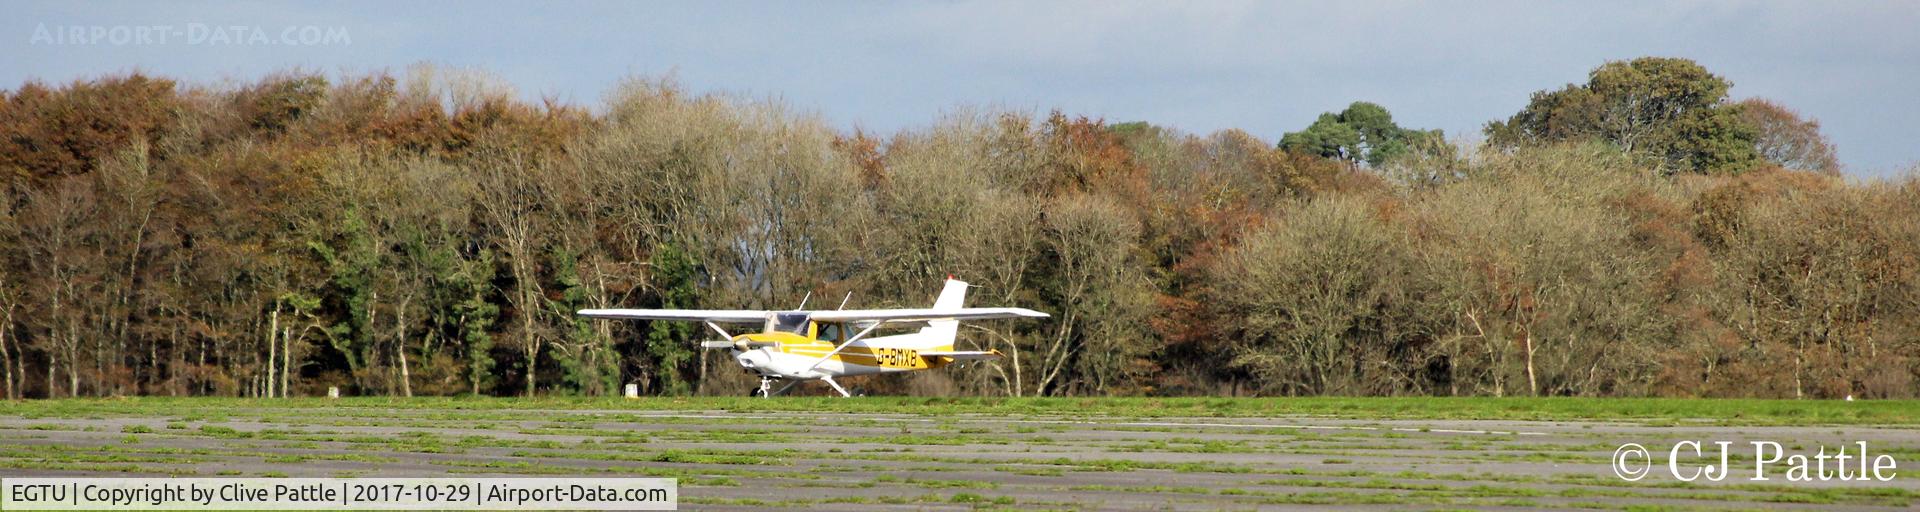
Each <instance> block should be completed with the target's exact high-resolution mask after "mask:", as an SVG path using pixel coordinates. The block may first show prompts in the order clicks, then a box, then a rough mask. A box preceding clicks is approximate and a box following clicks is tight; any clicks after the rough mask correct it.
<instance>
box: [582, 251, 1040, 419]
mask: <svg viewBox="0 0 1920 512" xmlns="http://www.w3.org/2000/svg"><path fill="white" fill-rule="evenodd" d="M966 295H967V283H965V282H962V281H957V280H954V279H953V277H951V276H949V277H947V282H946V287H945V288H942V289H941V290H940V297H939V298H937V299H935V300H934V301H933V307H931V308H927V309H845V310H830V311H829V310H819V311H807V310H797V311H766V310H750V309H739V310H724V309H583V310H580V316H585V317H590V318H612V319H625V320H678V321H690V322H704V323H706V324H707V327H709V328H711V329H713V332H716V333H719V334H720V336H721V337H722V338H726V339H725V340H721V341H705V342H701V343H700V346H701V347H702V348H729V349H733V359H734V361H737V362H739V363H740V366H741V367H742V368H746V369H747V371H750V372H754V373H758V374H760V388H759V389H757V390H754V393H753V394H754V395H755V396H763V397H765V396H773V395H778V394H780V393H783V392H786V390H787V389H788V388H792V387H793V386H794V385H795V384H799V383H800V382H802V381H808V380H821V381H825V382H826V383H827V385H829V386H833V390H834V391H838V392H840V396H852V395H850V394H848V393H847V390H846V388H842V387H840V383H838V382H834V380H833V378H834V377H848V376H855V375H873V374H878V373H895V372H911V371H919V370H928V369H933V368H939V367H942V366H946V365H948V364H952V363H954V362H957V361H971V360H981V359H998V358H999V357H1001V354H1000V351H998V350H988V351H964V350H954V348H953V340H954V336H955V335H956V334H958V333H959V331H960V321H962V320H987V319H993V318H1046V317H1047V314H1046V313H1041V312H1039V311H1034V310H1031V309H1025V308H968V307H962V303H963V302H964V301H965V300H966ZM805 302H806V301H801V307H805V306H806V304H805ZM722 324H748V325H751V324H760V325H761V329H760V331H761V332H758V333H749V334H741V335H738V336H735V335H732V334H728V333H727V331H726V329H723V328H721V327H720V326H721V325H722ZM881 327H890V328H912V327H919V330H918V331H914V332H911V333H906V334H896V335H890V336H874V337H868V336H867V335H869V334H872V333H873V332H874V331H875V330H877V329H880V328H881ZM776 380H786V381H789V382H788V383H787V384H786V385H785V386H781V387H780V389H779V390H773V389H772V386H773V382H774V381H776Z"/></svg>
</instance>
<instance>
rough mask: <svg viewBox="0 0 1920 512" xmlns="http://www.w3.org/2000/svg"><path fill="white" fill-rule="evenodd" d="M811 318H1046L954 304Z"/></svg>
mask: <svg viewBox="0 0 1920 512" xmlns="http://www.w3.org/2000/svg"><path fill="white" fill-rule="evenodd" d="M811 313H812V315H813V319H814V321H818V322H852V321H860V320H888V321H893V320H987V319H993V318H1046V317H1047V314H1046V313H1041V312H1039V311H1034V310H1031V309H1027V308H955V309H847V310H840V311H813V312H811Z"/></svg>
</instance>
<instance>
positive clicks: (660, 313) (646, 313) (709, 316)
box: [580, 309, 769, 324]
mask: <svg viewBox="0 0 1920 512" xmlns="http://www.w3.org/2000/svg"><path fill="white" fill-rule="evenodd" d="M767 313H769V312H768V311H760V310H753V309H582V310H580V316H584V317H588V318H617V319H622V320H684V321H689V322H713V323H719V324H757V323H761V322H765V321H767Z"/></svg>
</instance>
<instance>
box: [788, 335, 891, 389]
mask: <svg viewBox="0 0 1920 512" xmlns="http://www.w3.org/2000/svg"><path fill="white" fill-rule="evenodd" d="M886 323H887V321H886V320H881V321H878V322H874V323H873V325H869V326H867V329H866V330H863V331H860V334H855V335H853V337H852V338H847V341H846V342H845V343H841V344H840V346H838V347H833V351H832V352H827V355H824V356H820V360H819V361H814V362H813V366H808V367H807V371H813V370H814V369H815V368H819V367H820V365H822V364H826V362H827V360H829V359H833V356H834V355H837V354H839V353H840V351H841V350H845V349H846V348H847V347H850V346H853V342H855V341H858V340H859V339H860V338H864V337H866V336H867V334H870V333H872V332H873V330H874V329H879V328H880V326H882V325H886ZM834 387H836V388H837V387H839V386H834ZM840 393H842V394H845V393H846V391H841V392H840Z"/></svg>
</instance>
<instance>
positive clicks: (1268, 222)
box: [0, 58, 1920, 397]
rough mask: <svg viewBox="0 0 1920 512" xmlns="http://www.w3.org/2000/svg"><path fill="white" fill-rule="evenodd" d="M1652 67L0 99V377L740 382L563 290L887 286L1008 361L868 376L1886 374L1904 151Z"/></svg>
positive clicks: (1455, 389)
mask: <svg viewBox="0 0 1920 512" xmlns="http://www.w3.org/2000/svg"><path fill="white" fill-rule="evenodd" d="M1728 89H1729V83H1728V82H1727V81H1726V80H1725V79H1724V78H1721V77H1719V76H1717V75H1714V74H1712V73H1709V72H1707V71H1706V70H1705V69H1704V68H1701V67H1699V66H1698V65H1697V64H1695V63H1692V62H1690V61H1686V60H1684V59H1664V58H1643V59H1634V60H1631V61H1623V62H1612V63H1607V64H1605V65H1603V66H1601V67H1600V68H1598V69H1596V70H1595V71H1594V72H1593V73H1592V74H1591V75H1590V76H1589V77H1588V81H1587V82H1586V83H1584V84H1577V85H1569V86H1567V87H1566V88H1564V89H1559V90H1553V91H1543V92H1541V93H1539V94H1536V95H1535V96H1534V98H1533V101H1532V102H1531V103H1530V104H1529V105H1528V106H1527V108H1526V109H1525V110H1523V111H1521V112H1520V113H1518V114H1515V115H1514V116H1512V117H1510V118H1508V119H1506V120H1504V121H1500V122H1496V123H1493V124H1492V125H1490V126H1489V129H1488V135H1489V137H1490V141H1489V144H1487V145H1485V146H1483V147H1467V146H1464V145H1455V144H1449V143H1447V142H1446V141H1441V140H1439V138H1440V137H1439V134H1438V132H1430V131H1422V130H1411V129H1405V128H1401V127H1399V126H1397V125H1396V124H1394V123H1393V121H1392V118H1391V116H1390V115H1389V114H1388V113H1387V112H1386V110H1385V109H1384V108H1382V107H1379V106H1378V105H1374V104H1371V103H1367V102H1356V103H1353V104H1352V105H1350V106H1349V107H1348V108H1346V109H1345V110H1343V111H1342V112H1338V113H1328V114H1327V115H1326V116H1323V117H1322V118H1321V119H1320V120H1319V121H1316V122H1314V123H1313V124H1311V125H1309V126H1307V127H1306V128H1305V129H1303V130H1302V131H1299V132H1293V133H1288V134H1284V135H1281V137H1280V140H1278V141H1275V140H1272V139H1263V138H1262V137H1261V136H1260V135H1257V134H1253V133H1249V132H1246V131H1241V130H1223V131H1220V132H1215V133H1209V134H1192V133H1186V132H1182V131H1180V130H1178V129H1175V128H1171V127H1167V126H1161V125H1156V124H1153V123H1151V122H1142V121H1135V122H1126V123H1109V122H1107V121H1106V120H1103V119H1099V118H1093V117H1085V116H1077V115H1069V114H1066V113H1061V112H1047V113H1044V114H1042V113H1036V112H1023V111H1015V110H995V109H960V110H956V111H953V112H950V113H948V114H945V115H943V116H941V117H940V118H938V119H936V120H934V121H933V122H932V123H930V124H928V125H926V126H924V127H919V128H914V129H908V130H902V131H900V132H897V133H893V134H876V133H869V132H864V131H854V132H851V133H848V132H846V131H844V130H840V129H837V128H835V127H833V126H832V125H830V124H828V123H827V122H826V121H824V120H823V119H822V118H821V117H820V116H817V115H813V114H809V113H806V112H802V111H797V110H795V109H792V108H790V107H788V106H786V105H783V104H781V103H780V102H778V101H774V100H765V99H756V98H749V97H742V96H737V95H727V94H696V93H692V92H689V91H687V90H685V89H684V88H682V87H681V86H679V85H677V84H675V83H674V82H672V81H671V80H655V79H632V80H628V81H626V82H623V83H622V84H621V85H620V86H618V87H617V88H616V89H615V90H614V91H613V92H612V93H611V94H609V95H608V99H607V101H606V103H605V104H604V105H599V106H596V107H595V108H587V107H583V106H578V105H570V104H566V103H563V102H557V101H550V100H540V101H527V100H524V99H522V98H521V97H520V96H519V95H518V94H516V93H515V92H514V91H513V90H512V88H511V86H510V85H509V84H506V83H505V82H503V81H500V80H499V79H497V78H494V77H492V76H491V75H489V74H487V73H485V72H484V71H479V70H472V69H459V68H446V67H435V66H418V67H414V68H410V69H406V70H403V71H401V72H398V73H375V74H370V75H363V76H328V75H321V74H315V73H309V72H301V71H290V72H284V73H277V74H272V75H268V76H265V77H262V78H260V79H259V80H257V81H254V82H252V83H243V84H237V85H231V86H219V87H212V86H199V85H183V84H181V83H178V82H174V81H171V80H167V79H164V78H158V77H153V76H148V75H144V74H127V75H118V76H107V77H100V78H96V79H92V80H82V81H76V82H73V83H69V84H64V85H58V86H49V85H45V84H40V83H27V84H23V85H21V86H19V87H18V88H16V89H14V90H9V91H6V92H5V93H4V94H0V380H3V381H4V386H5V390H6V393H7V396H9V397H69V396H115V395H137V394H148V395H218V396H254V397H281V396H311V395H315V394H319V393H324V392H325V390H326V389H327V388H328V387H339V388H341V389H342V390H344V391H345V392H346V393H349V394H359V395H392V396H421V395H453V394H484V395H516V396H524V395H589V396H593V395H608V394H612V393H615V392H617V390H618V389H619V388H620V387H621V385H622V384H627V383H632V384H638V385H639V386H640V387H641V388H642V389H643V390H645V391H646V392H647V393H654V394H737V393H743V392H745V390H746V389H748V387H749V386H752V385H753V383H754V379H753V378H752V377H750V376H747V375H744V374H742V373H741V372H738V371H737V369H736V368H735V367H734V366H733V363H732V362H731V360H730V359H729V358H727V357H726V356H727V354H725V353H723V352H722V351H704V350H699V349H698V348H697V345H696V342H697V341H699V340H701V339H706V336H708V335H709V334H710V333H707V332H705V331H704V330H702V329H703V328H702V327H701V326H698V325H686V324H674V323H666V322H652V323H649V322H604V321H585V320H582V319H580V318H579V317H577V316H576V315H574V314H573V311H574V310H577V309H581V308H588V307H595V308H601V307H664V308H724V309H734V308H768V309H772V308H792V307H796V306H797V305H798V304H800V302H801V301H802V300H803V298H806V297H809V296H811V299H807V300H809V302H808V307H810V308H812V307H833V306H836V305H838V303H839V302H840V301H842V300H844V301H845V302H846V304H847V307H853V308H866V307H875V308H880V307H912V306H923V305H925V304H926V303H928V301H930V300H931V299H932V297H931V294H932V290H935V289H937V288H938V283H939V282H940V280H941V279H943V278H944V277H945V276H947V275H954V276H957V277H960V278H962V279H966V280H968V281H969V282H971V283H973V284H974V285H975V286H976V288H975V289H974V290H973V291H972V293H971V297H973V299H972V300H973V301H974V303H976V304H993V305H1009V306H1021V307H1029V308H1034V309H1038V310H1041V311H1046V312H1049V313H1051V314H1052V315H1053V317H1052V318H1050V319H1048V320H1046V321H1037V322H975V323H968V324H966V326H965V327H964V328H963V329H962V331H961V333H960V335H959V339H958V340H956V343H957V345H959V346H960V347H963V349H965V350H999V351H1001V352H1003V353H1005V354H1007V356H1008V357H1006V358H1004V359H1001V360H996V361H989V362H983V363H981V364H972V365H967V366H966V367H963V368H949V369H945V370H942V371H939V372H922V373H914V374H910V375H904V376H903V375H890V376H876V377H870V378H862V379H858V380H855V381H849V383H852V384H854V385H855V386H857V387H859V388H861V389H862V390H864V391H865V392H868V393H871V394H889V393H893V394H964V395H988V396H1035V395H1052V396H1101V395H1176V394H1182V395H1211V394H1239V395H1321V394H1353V395H1502V396H1534V395H1537V396H1550V395H1560V396H1766V397H1836V396H1845V395H1855V396H1868V397H1912V396H1915V395H1916V394H1920V379H1917V378H1916V377H1920V339H1916V338H1915V336H1914V333H1916V332H1920V324H1916V322H1920V277H1917V276H1916V270H1915V269H1920V228H1917V226H1920V206H1916V205H1920V179H1916V178H1914V177H1911V176H1909V177H1903V178H1898V179H1889V180H1881V181H1849V180H1845V179H1841V178H1839V177H1837V176H1835V175H1834V172H1835V169H1836V168H1837V164H1836V163H1835V160H1834V155H1833V150H1832V145H1831V143H1830V142H1828V141H1827V140H1826V139H1825V137H1824V136H1821V135H1820V134H1819V130H1818V125H1817V124H1816V123H1814V122H1813V121H1811V120H1807V119H1806V118H1803V117H1801V116H1800V115H1798V114H1796V113H1794V112H1792V111H1791V110H1789V109H1786V108H1785V107H1782V106H1780V105H1778V104H1775V103H1773V102H1771V101H1766V100H1747V101H1742V102H1738V103H1730V102H1728V100H1727V94H1728Z"/></svg>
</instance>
